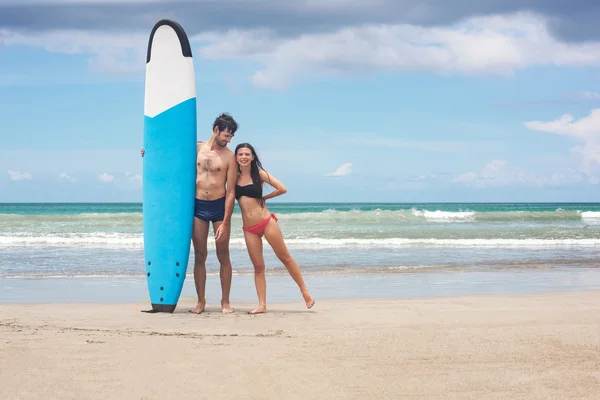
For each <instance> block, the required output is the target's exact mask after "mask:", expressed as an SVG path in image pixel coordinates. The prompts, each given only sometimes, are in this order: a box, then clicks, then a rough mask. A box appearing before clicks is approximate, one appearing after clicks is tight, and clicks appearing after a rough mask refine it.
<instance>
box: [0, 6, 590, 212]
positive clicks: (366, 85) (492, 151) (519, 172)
mask: <svg viewBox="0 0 600 400" xmlns="http://www.w3.org/2000/svg"><path fill="white" fill-rule="evenodd" d="M387 2H388V1H387V0H378V1H377V2H376V4H375V3H370V4H371V5H370V6H369V7H366V6H365V4H364V3H361V2H358V1H353V0H337V1H331V0H323V1H322V2H320V3H319V2H316V1H305V2H295V3H291V2H286V1H279V2H275V0H273V1H270V0H269V1H266V0H265V1H261V2H252V1H247V2H240V1H234V0H224V1H221V2H212V1H205V2H195V3H192V2H187V1H177V2H170V1H145V0H137V1H129V2H125V1H119V0H104V1H101V0H100V1H97V2H90V1H84V0H79V1H65V0H63V1H54V2H52V1H49V2H39V1H31V0H28V1H26V2H20V3H18V2H11V1H6V0H0V104H2V107H0V143H2V145H1V146H0V202H54V201H57V202H58V201H60V202H63V201H66V202H71V201H85V202H87V201H98V202H103V201H124V202H129V201H141V184H142V182H141V179H140V176H141V174H142V161H141V158H140V156H139V148H140V146H141V144H142V136H143V101H144V92H143V88H144V67H145V51H146V45H147V39H148V35H149V33H150V30H151V29H152V26H153V25H154V23H155V22H156V21H158V20H159V19H161V18H163V17H169V18H174V19H176V20H177V21H179V22H180V23H181V24H182V25H183V27H184V28H185V29H186V31H187V33H188V35H189V37H190V40H191V43H192V51H193V55H194V60H195V68H196V85H197V98H198V136H199V140H203V139H206V138H208V137H209V136H210V134H211V124H212V122H213V120H214V118H215V117H216V116H217V115H218V114H220V113H221V112H229V113H231V114H232V115H233V116H234V117H235V118H236V119H237V121H238V122H239V124H240V129H239V131H238V133H237V134H236V137H235V138H234V140H233V141H232V143H231V147H232V148H233V147H235V145H236V144H237V143H240V142H242V141H248V142H250V143H252V144H254V145H255V147H256V148H257V150H258V152H259V156H260V157H261V159H262V162H263V165H264V166H265V168H266V169H267V170H268V171H269V172H270V173H272V174H274V175H275V176H276V177H278V178H279V179H280V180H282V181H283V182H284V183H285V184H286V186H287V187H288V193H287V194H286V195H285V196H284V197H282V198H280V200H279V201H313V202H318V201H325V202H329V201H336V202H343V201H350V202H362V201H373V202H376V201H381V202H445V201H450V202H462V201H498V202H501V201H598V199H599V198H600V196H599V195H600V168H599V163H600V27H597V26H596V25H597V23H594V21H597V20H598V19H597V17H598V16H600V10H599V9H598V7H597V6H595V5H594V3H593V2H587V1H582V2H578V6H577V7H578V8H573V7H571V9H569V10H563V9H561V7H564V4H563V3H564V2H559V1H556V2H554V1H546V2H540V1H533V0H532V1H524V2H519V3H518V4H517V3H515V9H512V8H511V6H510V4H509V5H506V4H507V3H506V2H501V1H500V0H498V1H497V2H494V1H491V2H485V3H486V4H485V5H483V3H482V5H481V6H479V8H478V9H472V8H469V6H468V5H467V4H468V3H469V2H463V1H457V2H454V3H453V4H452V7H451V8H448V9H446V8H444V7H450V6H449V4H450V2H448V3H445V2H441V1H434V0H429V1H426V2H423V1H419V2H416V1H415V2H412V1H405V2H393V3H392V2H390V3H389V4H388V5H387V6H386V4H385V3H387ZM25 3H27V4H25ZM496 3H497V4H496ZM509 3H510V2H509ZM538 3H544V4H543V6H542V5H540V4H538ZM399 4H401V6H400V5H399ZM495 4H496V5H495ZM554 4H556V5H554ZM419 5H421V7H420V6H419ZM521 6H522V7H521ZM516 7H519V8H520V10H517V9H516ZM386 10H388V11H387V12H386ZM70 16H72V17H70ZM594 16H595V17H594Z"/></svg>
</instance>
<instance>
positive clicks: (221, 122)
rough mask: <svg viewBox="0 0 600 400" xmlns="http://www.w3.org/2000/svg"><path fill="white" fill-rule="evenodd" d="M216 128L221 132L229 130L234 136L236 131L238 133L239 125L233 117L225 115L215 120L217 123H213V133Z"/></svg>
mask: <svg viewBox="0 0 600 400" xmlns="http://www.w3.org/2000/svg"><path fill="white" fill-rule="evenodd" d="M216 127H218V128H219V132H223V131H224V130H225V129H229V132H231V134H232V135H233V134H234V133H235V131H237V128H238V125H237V122H235V119H233V117H232V116H231V115H229V114H227V113H223V114H221V115H219V116H218V117H217V119H215V122H214V123H213V131H214V130H215V128H216Z"/></svg>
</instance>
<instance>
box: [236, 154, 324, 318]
mask: <svg viewBox="0 0 600 400" xmlns="http://www.w3.org/2000/svg"><path fill="white" fill-rule="evenodd" d="M235 158H236V161H237V163H238V178H237V184H236V186H235V198H236V199H237V201H238V204H239V206H240V210H241V211H242V222H243V230H244V239H245V240H246V247H247V248H248V254H249V255H250V260H251V261H252V264H253V265H254V283H255V285H256V293H257V294H258V307H257V308H256V309H254V310H252V311H250V312H249V313H250V314H259V313H264V312H266V311H267V281H266V279H265V261H264V258H263V253H262V248H263V242H262V237H263V235H264V237H265V239H267V242H268V243H269V244H270V245H271V248H272V249H273V251H274V252H275V255H276V256H277V258H279V260H280V261H281V262H282V263H283V265H285V268H286V269H287V270H288V272H289V273H290V275H291V276H292V278H293V279H294V281H296V283H297V284H298V287H299V288H300V292H301V293H302V296H303V297H304V301H305V302H306V307H307V308H311V307H312V306H313V305H314V304H315V301H314V300H313V298H312V296H311V295H310V292H309V291H308V288H307V287H306V284H305V283H304V280H303V279H302V274H301V273H300V267H298V264H297V263H296V261H295V260H294V258H293V257H292V256H291V255H290V253H289V252H288V249H287V247H286V245H285V243H284V241H283V236H282V235H281V230H280V229H279V225H277V217H276V216H275V214H271V212H270V211H269V210H268V209H267V207H266V204H265V200H267V199H271V198H273V197H276V196H280V195H282V194H284V193H286V192H287V190H286V188H285V186H283V184H282V183H281V182H279V181H278V180H277V179H275V178H274V177H273V176H271V175H269V174H268V173H267V172H266V171H265V170H264V169H263V167H262V165H261V163H260V160H259V159H258V156H257V155H256V152H255V151H254V148H253V147H252V146H251V145H250V144H248V143H241V144H239V145H238V146H237V147H236V148H235ZM263 182H267V183H268V184H269V185H271V186H273V187H274V188H275V189H276V190H275V191H273V192H271V193H269V194H268V195H266V196H264V197H263V195H262V192H263V191H262V186H263Z"/></svg>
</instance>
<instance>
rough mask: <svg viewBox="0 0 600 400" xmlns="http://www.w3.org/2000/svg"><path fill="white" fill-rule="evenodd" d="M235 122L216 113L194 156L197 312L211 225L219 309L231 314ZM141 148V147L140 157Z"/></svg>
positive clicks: (202, 295)
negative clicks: (218, 279)
mask: <svg viewBox="0 0 600 400" xmlns="http://www.w3.org/2000/svg"><path fill="white" fill-rule="evenodd" d="M237 128H238V126H237V122H236V121H235V120H234V119H233V118H232V117H231V116H230V115H228V114H226V113H223V114H221V115H219V116H218V117H217V118H216V119H215V122H214V123H213V134H212V137H211V138H210V139H209V140H208V142H205V143H203V142H198V144H197V156H196V206H195V211H194V231H193V234H192V242H193V244H194V282H195V284H196V294H197V295H198V303H197V304H196V306H195V307H194V308H192V309H191V310H190V312H193V313H197V314H200V313H202V312H203V311H204V308H205V307H206V296H205V293H206V257H207V255H208V248H207V244H208V231H209V227H210V223H211V222H212V224H213V232H214V234H215V245H216V250H217V259H218V260H219V264H220V266H221V270H220V277H221V290H222V298H221V310H222V312H223V313H224V314H229V313H232V312H233V310H232V308H231V304H230V301H229V294H230V291H231V277H232V271H231V261H230V259H229V237H230V233H231V214H232V213H233V207H234V203H235V183H236V180H237V163H236V161H235V155H234V154H233V152H232V151H231V150H230V149H228V148H227V145H228V144H229V143H230V142H231V139H232V138H233V136H234V135H235V132H236V131H237ZM143 156H144V149H142V157H143Z"/></svg>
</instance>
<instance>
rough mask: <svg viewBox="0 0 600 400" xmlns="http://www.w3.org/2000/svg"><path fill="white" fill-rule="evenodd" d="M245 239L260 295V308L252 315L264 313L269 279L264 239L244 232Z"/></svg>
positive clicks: (252, 312)
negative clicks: (264, 252) (267, 277)
mask: <svg viewBox="0 0 600 400" xmlns="http://www.w3.org/2000/svg"><path fill="white" fill-rule="evenodd" d="M244 239H245V240H246V247H247V248H248V255H249V256H250V261H252V265H253V266H254V284H255V285H256V294H257V295H258V307H257V308H255V309H254V310H252V311H250V314H258V313H263V312H266V311H267V279H266V277H265V260H264V258H263V243H262V238H261V237H260V236H257V235H255V234H253V233H248V232H244Z"/></svg>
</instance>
